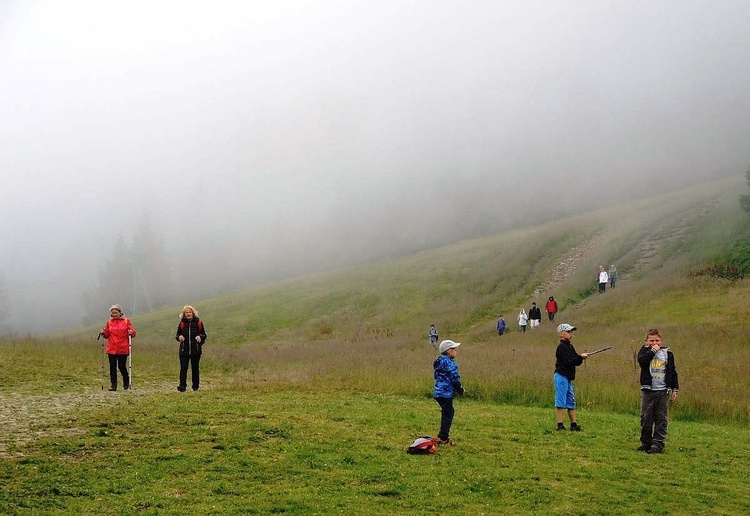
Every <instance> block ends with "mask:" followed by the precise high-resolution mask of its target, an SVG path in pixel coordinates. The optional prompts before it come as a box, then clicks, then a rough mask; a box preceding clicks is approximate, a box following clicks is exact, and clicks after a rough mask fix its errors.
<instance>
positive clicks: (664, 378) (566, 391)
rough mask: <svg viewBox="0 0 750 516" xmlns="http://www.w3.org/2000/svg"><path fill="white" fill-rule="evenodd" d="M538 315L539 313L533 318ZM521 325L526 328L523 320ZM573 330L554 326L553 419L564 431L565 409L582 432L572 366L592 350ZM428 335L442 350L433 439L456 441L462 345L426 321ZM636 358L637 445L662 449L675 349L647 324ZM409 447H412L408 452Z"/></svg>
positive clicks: (500, 327)
mask: <svg viewBox="0 0 750 516" xmlns="http://www.w3.org/2000/svg"><path fill="white" fill-rule="evenodd" d="M602 269H603V267H602ZM612 270H614V280H613V279H612V278H613V276H611V275H610V276H608V279H609V281H611V285H612V286H613V287H614V285H615V283H616V281H617V280H616V278H617V269H615V268H614V265H613V266H612V268H611V269H610V271H612ZM604 274H607V272H606V271H605V272H604ZM536 310H539V309H538V308H537V307H536V303H533V304H532V310H530V313H529V316H530V317H532V311H534V312H533V317H534V318H535V319H532V320H540V319H541V315H540V314H539V315H538V314H537V313H536ZM545 311H546V312H547V314H548V317H549V320H550V321H554V319H555V315H556V314H557V311H558V306H557V303H556V302H555V300H554V297H553V296H550V298H549V301H548V303H547V305H546V307H545ZM522 312H523V309H522ZM537 315H538V318H536V317H537ZM523 326H524V328H525V325H523ZM534 327H536V325H535V324H532V328H534ZM506 328H507V324H506V322H505V319H504V318H503V316H502V314H501V315H500V317H499V318H498V322H497V331H498V334H499V335H502V334H503V333H504V332H505V330H506ZM575 331H576V327H575V326H572V325H570V324H567V323H563V324H560V325H558V326H557V335H558V337H559V339H560V340H559V343H558V345H557V349H556V351H555V370H554V374H553V380H554V386H555V419H556V421H557V430H558V431H561V430H563V431H564V430H567V429H566V428H565V423H564V418H565V413H566V412H567V414H568V420H569V422H570V430H571V431H574V432H580V431H582V428H581V426H580V425H579V424H578V421H577V417H576V401H575V392H574V389H573V381H574V380H575V377H576V368H577V367H578V366H580V365H582V364H583V362H584V360H586V359H587V358H588V357H589V356H590V355H591V353H580V354H579V353H578V352H577V351H576V350H575V347H574V346H573V344H572V342H571V340H572V339H573V335H574V333H573V332H575ZM429 339H430V343H431V344H432V345H433V346H434V347H437V348H438V352H439V353H440V355H439V356H438V357H437V359H436V360H435V361H434V363H433V369H434V373H433V375H434V378H435V388H434V390H433V397H434V398H435V401H436V402H437V404H438V405H439V406H440V414H441V415H440V431H439V432H438V435H437V438H435V444H443V445H445V444H447V445H454V444H455V443H454V442H453V440H452V439H451V437H450V429H451V426H452V424H453V418H454V414H455V409H454V407H453V398H454V397H455V396H456V395H458V396H464V395H465V393H466V390H465V389H464V387H463V384H462V383H461V376H460V374H459V372H458V365H457V364H456V362H455V358H456V355H457V353H458V350H457V348H458V347H459V346H460V345H461V344H460V343H458V342H454V341H452V340H443V341H442V342H440V344H439V345H438V343H437V342H438V340H439V338H438V332H437V328H436V327H435V325H434V324H432V325H430V331H429ZM604 349H609V348H604ZM604 349H602V350H599V351H603V350H604ZM637 361H638V365H639V366H640V388H641V416H640V423H641V435H640V441H641V445H640V446H639V447H638V448H637V450H638V451H644V452H646V453H650V454H654V453H662V452H663V451H664V443H665V441H666V439H667V426H668V412H669V403H670V402H674V401H676V400H677V392H678V389H679V379H678V374H677V367H676V365H675V358H674V354H673V353H672V351H671V350H670V349H669V348H667V347H664V346H663V338H662V335H661V333H660V332H659V330H657V329H649V330H648V331H647V332H646V338H645V343H644V345H643V346H642V347H641V349H640V350H639V351H638V355H637ZM415 442H416V441H415ZM412 448H413V447H410V451H411V450H412Z"/></svg>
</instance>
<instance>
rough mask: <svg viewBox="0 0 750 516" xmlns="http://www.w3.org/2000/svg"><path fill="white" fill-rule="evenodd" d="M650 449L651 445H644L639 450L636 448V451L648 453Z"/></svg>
mask: <svg viewBox="0 0 750 516" xmlns="http://www.w3.org/2000/svg"><path fill="white" fill-rule="evenodd" d="M650 449H651V445H650V444H642V445H640V446H639V447H638V448H636V449H635V451H645V452H647V451H649V450H650Z"/></svg>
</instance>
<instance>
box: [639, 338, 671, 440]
mask: <svg viewBox="0 0 750 516" xmlns="http://www.w3.org/2000/svg"><path fill="white" fill-rule="evenodd" d="M638 365H640V366H641V446H640V448H638V451H645V452H646V453H661V452H663V451H664V441H666V440H667V423H668V417H667V414H668V410H669V402H670V401H675V400H677V390H678V389H679V388H680V384H679V380H678V378H677V367H676V365H675V361H674V354H673V353H672V352H671V351H670V350H669V348H664V347H662V337H661V333H659V330H656V329H651V330H648V333H646V344H645V345H644V346H643V347H642V348H641V349H640V351H639V352H638Z"/></svg>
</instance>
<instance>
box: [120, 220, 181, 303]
mask: <svg viewBox="0 0 750 516" xmlns="http://www.w3.org/2000/svg"><path fill="white" fill-rule="evenodd" d="M130 258H131V260H132V263H131V265H132V269H133V270H132V273H133V279H134V281H133V284H134V287H135V297H134V299H135V306H134V307H133V309H134V312H145V311H151V310H153V309H154V308H160V307H162V306H165V305H166V304H167V303H168V302H169V301H170V298H171V294H172V290H173V289H171V288H170V285H171V277H172V274H171V268H170V266H169V262H168V260H167V257H166V253H165V251H164V243H163V241H162V239H161V238H160V237H159V235H158V234H157V233H156V231H155V230H154V228H153V225H152V224H151V220H150V218H149V216H148V214H147V213H146V214H144V215H143V217H142V218H141V221H140V223H139V224H138V230H137V232H136V233H135V235H134V236H133V244H132V246H131V249H130Z"/></svg>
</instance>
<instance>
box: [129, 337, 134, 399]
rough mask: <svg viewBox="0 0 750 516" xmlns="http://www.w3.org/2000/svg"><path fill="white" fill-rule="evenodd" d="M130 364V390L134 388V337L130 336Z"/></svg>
mask: <svg viewBox="0 0 750 516" xmlns="http://www.w3.org/2000/svg"><path fill="white" fill-rule="evenodd" d="M128 362H129V363H130V388H131V389H132V388H133V336H132V335H128Z"/></svg>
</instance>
